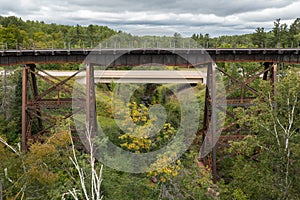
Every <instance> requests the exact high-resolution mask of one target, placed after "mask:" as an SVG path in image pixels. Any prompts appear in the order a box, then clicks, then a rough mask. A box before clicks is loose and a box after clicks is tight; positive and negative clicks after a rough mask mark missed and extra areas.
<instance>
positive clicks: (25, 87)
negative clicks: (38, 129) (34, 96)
mask: <svg viewBox="0 0 300 200" xmlns="http://www.w3.org/2000/svg"><path fill="white" fill-rule="evenodd" d="M27 71H28V67H27V66H23V69H22V151H23V152H25V151H26V150H27V128H28V126H27V125H28V124H27V123H28V119H27V100H28V82H27V78H28V74H27Z"/></svg>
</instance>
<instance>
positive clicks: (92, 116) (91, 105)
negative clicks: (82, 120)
mask: <svg viewBox="0 0 300 200" xmlns="http://www.w3.org/2000/svg"><path fill="white" fill-rule="evenodd" d="M94 79H95V78H94V66H93V65H91V64H87V65H86V126H87V131H90V133H91V136H92V137H93V136H95V135H96V134H97V114H96V96H95V80H94Z"/></svg>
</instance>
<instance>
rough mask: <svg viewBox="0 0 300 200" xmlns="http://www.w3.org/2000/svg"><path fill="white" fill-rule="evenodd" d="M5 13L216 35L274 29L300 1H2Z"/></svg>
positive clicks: (289, 18)
mask: <svg viewBox="0 0 300 200" xmlns="http://www.w3.org/2000/svg"><path fill="white" fill-rule="evenodd" d="M0 3H1V10H0V14H1V15H16V16H19V17H22V18H24V19H31V20H43V21H45V22H48V23H53V22H54V23H60V24H71V25H75V24H82V25H88V24H94V23H95V24H100V25H102V24H104V25H108V26H110V27H112V28H114V29H118V30H125V31H128V32H131V33H133V34H142V35H144V34H151V35H153V34H159V35H170V34H173V33H174V32H180V33H182V34H183V35H186V36H190V35H191V34H192V33H206V32H208V33H210V34H211V35H215V36H218V35H222V34H242V33H249V32H254V30H255V28H256V27H258V26H263V27H265V28H267V29H268V28H271V27H272V26H273V21H274V20H275V19H276V18H282V19H283V22H287V23H291V22H292V21H293V20H295V19H296V18H297V17H299V11H298V8H300V0H265V1H259V0H244V1H238V0H231V1H229V0H210V1H199V0H152V1H147V2H146V1H141V0H127V1H124V0H109V1H103V0H72V1H71V0H66V1H61V0H52V1H49V0H40V1H38V0H37V1H35V0H15V1H8V0H0Z"/></svg>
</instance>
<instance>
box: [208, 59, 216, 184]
mask: <svg viewBox="0 0 300 200" xmlns="http://www.w3.org/2000/svg"><path fill="white" fill-rule="evenodd" d="M209 67H210V68H211V122H210V123H211V126H210V128H211V129H210V130H211V137H212V145H213V148H212V176H213V181H214V182H216V180H217V149H216V142H217V141H216V136H217V134H216V133H217V113H216V111H217V106H216V64H215V63H211V64H210V66H209Z"/></svg>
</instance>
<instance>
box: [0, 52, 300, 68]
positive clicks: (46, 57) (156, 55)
mask: <svg viewBox="0 0 300 200" xmlns="http://www.w3.org/2000/svg"><path fill="white" fill-rule="evenodd" d="M299 51H300V49H299V48H289V49H281V48H277V49H267V48H265V49H261V48H260V49H254V48H253V49H252V48H245V49H242V48H235V49H226V48H214V49H211V48H210V49H175V48H169V49H160V48H157V49H151V48H150V49H148V48H147V49H131V48H128V49H37V50H2V51H0V66H7V65H16V64H28V63H35V64H38V63H40V64H45V63H83V62H84V61H85V60H86V59H87V56H88V55H89V60H90V61H93V62H95V63H96V64H98V65H103V66H108V65H110V66H137V65H144V64H149V63H160V64H163V65H173V66H186V67H188V66H191V65H197V64H203V63H207V62H210V61H211V60H213V61H214V62H273V63H294V64H297V63H300V54H299V53H300V52H299Z"/></svg>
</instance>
